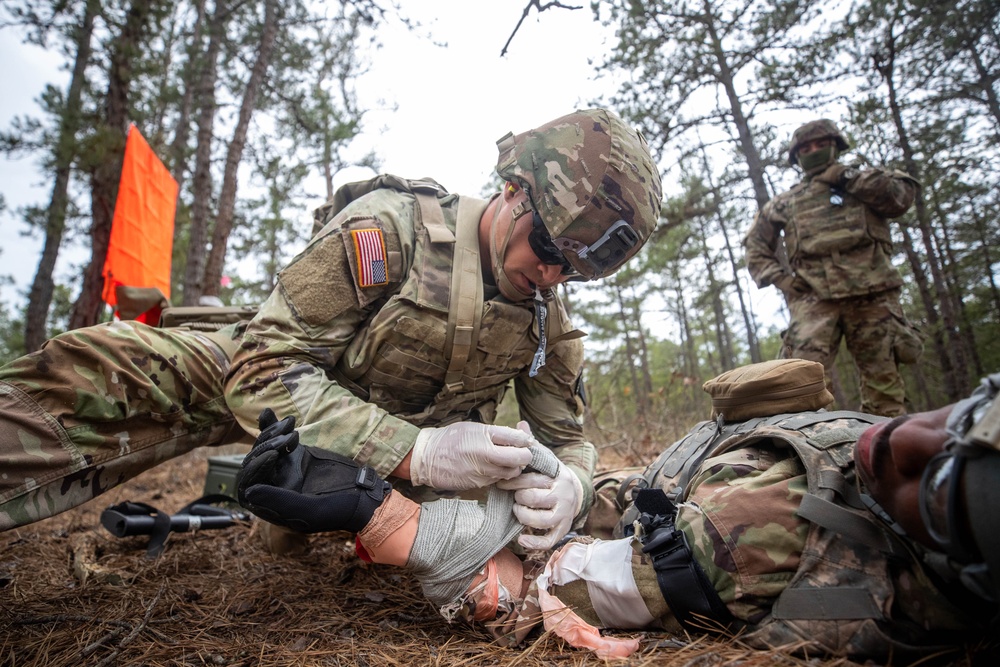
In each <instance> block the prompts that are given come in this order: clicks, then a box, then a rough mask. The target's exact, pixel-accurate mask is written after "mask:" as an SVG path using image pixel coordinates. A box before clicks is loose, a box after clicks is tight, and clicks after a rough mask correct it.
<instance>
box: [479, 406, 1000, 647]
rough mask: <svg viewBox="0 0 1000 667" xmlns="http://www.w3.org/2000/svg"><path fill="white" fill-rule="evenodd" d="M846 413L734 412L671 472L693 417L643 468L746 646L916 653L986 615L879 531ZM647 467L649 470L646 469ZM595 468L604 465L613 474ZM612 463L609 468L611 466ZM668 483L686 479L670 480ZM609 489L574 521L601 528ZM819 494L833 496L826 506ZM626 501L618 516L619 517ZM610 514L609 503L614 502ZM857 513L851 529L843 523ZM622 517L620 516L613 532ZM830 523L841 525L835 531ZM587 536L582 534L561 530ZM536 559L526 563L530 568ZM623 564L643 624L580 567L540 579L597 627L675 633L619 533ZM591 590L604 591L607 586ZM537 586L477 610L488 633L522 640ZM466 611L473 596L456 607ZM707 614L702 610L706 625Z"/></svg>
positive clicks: (637, 547)
mask: <svg viewBox="0 0 1000 667" xmlns="http://www.w3.org/2000/svg"><path fill="white" fill-rule="evenodd" d="M851 414H859V413H846V412H845V413H827V415H829V417H830V418H829V419H828V420H827V421H823V419H825V417H824V416H823V415H822V413H808V412H807V413H799V414H797V415H779V416H777V417H773V418H770V419H769V420H768V422H767V423H761V421H760V420H756V421H757V425H752V423H751V422H747V423H746V427H745V428H742V429H741V428H740V426H739V425H738V424H737V425H736V426H735V434H734V435H730V436H729V437H723V438H722V440H721V441H716V442H715V444H713V445H711V446H710V449H709V452H708V454H709V456H708V457H707V458H705V459H704V460H703V461H702V462H701V463H700V465H698V466H697V469H696V470H695V471H694V474H692V475H691V477H690V480H691V481H690V482H687V483H686V484H684V483H683V479H684V477H685V474H684V472H685V470H686V469H684V468H682V467H681V466H671V463H676V462H677V459H678V458H682V459H685V460H689V461H694V460H697V453H696V452H695V451H693V450H685V448H684V443H685V441H687V442H693V440H692V437H693V436H695V434H696V433H697V432H698V431H699V429H704V428H712V427H713V426H712V424H711V422H703V423H702V424H699V425H698V426H696V427H695V429H693V430H692V432H691V434H689V436H688V437H687V438H686V439H682V440H681V441H678V442H677V443H674V445H673V446H672V447H671V449H672V450H673V452H674V454H675V455H676V456H675V457H672V458H667V459H664V458H663V457H661V459H659V460H658V461H657V462H656V463H654V464H653V465H651V466H650V467H649V468H647V469H646V472H645V474H644V476H645V478H646V479H647V480H652V481H653V486H654V487H659V488H662V489H664V491H665V492H667V494H668V495H670V496H672V495H674V494H677V493H680V496H679V497H678V498H677V500H683V501H684V502H683V504H680V505H679V507H678V514H677V520H676V526H677V528H679V529H680V530H681V531H683V532H684V534H685V536H686V538H687V542H688V544H689V545H690V546H691V550H692V552H693V556H694V558H695V560H696V561H697V562H698V564H699V565H700V566H701V568H702V569H703V570H704V572H705V573H706V575H707V577H708V579H709V580H710V581H711V583H712V584H713V586H714V588H715V590H716V592H717V593H718V594H719V597H720V598H721V600H722V601H723V602H724V603H725V605H726V607H727V608H728V610H729V612H730V613H731V614H732V616H733V618H734V619H735V627H731V628H730V629H731V630H732V631H736V630H741V640H742V641H743V642H745V643H747V644H749V645H751V646H756V647H760V648H769V647H774V646H792V647H796V648H802V647H805V651H807V652H808V653H810V654H814V653H815V652H817V651H819V652H822V653H828V654H834V655H853V656H865V657H879V656H886V655H892V654H895V655H896V656H897V657H902V656H904V655H926V654H927V652H928V651H929V650H930V648H929V647H930V646H931V645H946V644H954V643H957V642H960V641H961V640H962V639H963V638H968V637H970V636H972V635H973V634H974V633H975V632H977V631H979V630H981V628H982V624H983V623H985V622H987V621H988V619H989V618H990V617H991V613H990V612H989V609H988V608H985V609H984V607H983V606H982V604H981V603H982V601H980V605H979V606H976V605H975V604H969V602H970V600H969V599H967V598H963V597H962V596H961V594H955V592H956V591H960V590H962V586H961V584H959V583H958V581H957V575H953V577H952V578H951V579H950V580H944V579H934V581H944V582H945V583H944V584H943V588H942V589H938V588H937V587H935V585H934V584H933V583H932V579H931V578H930V577H929V576H928V574H927V572H926V571H925V570H924V568H923V567H922V566H921V565H918V564H916V562H915V561H914V558H915V556H914V555H913V552H916V553H921V551H922V547H920V546H919V545H914V544H912V543H910V544H909V546H906V547H901V545H902V542H901V541H900V540H898V539H897V538H895V537H892V536H889V535H888V533H889V532H890V531H889V530H888V529H887V528H886V527H884V525H883V524H881V523H880V522H878V521H877V520H875V519H874V517H872V515H871V514H870V513H869V512H868V510H867V509H865V508H864V507H863V506H861V504H860V502H859V500H858V498H859V495H858V494H859V491H858V488H857V487H856V485H857V484H858V482H857V479H856V476H855V474H854V470H853V469H854V464H853V449H854V442H855V441H856V439H857V437H858V436H859V435H860V433H861V432H863V430H864V429H865V428H867V427H868V426H869V425H870V424H871V423H872V422H874V421H879V418H877V417H867V418H866V419H864V420H859V419H855V418H852V417H849V416H847V415H851ZM782 422H783V424H782ZM729 432H730V433H733V430H730V431H729ZM703 442H704V441H703ZM792 443H795V444H794V445H793V447H794V448H793V447H791V446H789V445H791V444H792ZM803 445H805V447H812V448H813V449H815V450H816V451H817V452H823V451H825V452H826V453H828V454H829V456H830V458H828V459H826V461H827V463H821V464H819V465H817V466H816V467H815V468H813V469H812V471H811V472H807V468H808V466H806V465H804V464H803V461H802V459H801V458H800V457H799V456H798V455H797V453H799V454H801V453H805V452H808V451H809V450H808V449H804V448H803ZM668 451H669V450H668ZM822 456H826V454H823V455H822ZM822 456H821V457H820V458H819V459H817V460H818V461H819V460H822ZM665 460H666V464H664V461H665ZM834 462H836V463H834ZM657 469H658V470H659V471H660V472H659V473H656V472H654V471H655V470H657ZM602 476H603V477H605V478H607V479H613V478H615V477H616V474H615V473H613V472H611V473H605V474H604V475H602ZM625 477H626V476H625V475H617V478H618V479H619V480H621V479H624V478H625ZM810 478H812V484H810ZM679 483H680V484H681V486H678V484H679ZM810 486H812V487H813V488H812V489H810ZM682 487H683V488H684V489H686V491H684V492H680V489H681V488H682ZM618 491H619V487H618V485H616V484H609V485H606V486H603V487H602V488H601V489H600V490H599V491H598V492H597V497H596V498H595V501H594V512H598V513H602V517H603V519H601V520H600V521H594V520H593V519H594V517H593V516H592V517H591V518H590V519H588V522H587V525H586V526H585V527H584V530H585V531H592V532H594V533H598V534H601V533H603V534H605V535H606V536H607V529H608V526H606V525H601V526H597V525H596V523H604V524H606V522H607V517H608V516H610V512H609V511H608V510H609V508H613V507H615V506H616V500H615V499H616V496H617V495H618ZM817 492H819V496H820V497H824V496H825V501H826V502H824V501H819V502H816V498H815V497H814V498H813V499H812V500H813V502H812V503H804V502H803V500H804V499H805V498H806V497H807V496H810V495H813V494H816V493H817ZM862 492H863V489H862ZM827 502H828V503H829V504H830V505H836V506H837V507H836V508H835V509H833V510H831V509H830V508H829V506H827V504H826V503H827ZM807 505H808V507H807ZM817 506H819V507H820V509H819V510H817V509H816V508H817ZM630 508H631V505H629V506H628V507H627V508H626V509H625V512H624V519H622V521H627V520H628V518H629V517H630ZM602 511H603V512H602ZM614 514H616V515H618V516H619V517H621V516H622V514H623V513H622V512H621V510H620V509H619V510H617V511H615V512H614ZM803 515H805V516H808V517H809V518H804V516H803ZM824 524H829V525H824ZM852 524H853V525H852ZM858 527H861V530H860V531H857V532H854V531H855V529H857V528H858ZM622 528H623V523H621V522H620V523H619V525H618V526H617V528H616V532H617V533H619V534H620V532H621V530H622ZM841 528H842V529H844V530H845V532H844V533H841V532H838V529H841ZM607 537H610V536H607ZM593 541H594V538H592V537H584V538H577V539H576V540H574V542H577V543H583V544H589V543H591V542H593ZM571 544H572V543H571ZM550 562H551V561H550ZM604 567H611V564H607V565H605V566H604ZM538 571H539V568H536V569H535V570H533V571H531V573H530V576H532V577H533V578H534V577H536V576H537V574H538ZM631 571H632V577H633V579H634V582H635V585H636V590H637V591H638V596H639V598H641V604H642V605H643V606H644V608H643V609H639V608H635V607H630V606H626V610H630V611H627V612H626V613H627V615H628V616H629V617H630V618H632V619H641V618H647V619H648V618H651V619H653V620H652V622H649V623H648V624H646V625H643V624H642V623H640V622H633V623H632V624H631V625H630V626H629V625H628V624H622V623H615V624H613V625H612V624H609V623H607V622H605V621H603V620H602V619H601V617H600V615H599V611H598V607H599V606H600V605H595V602H594V599H595V598H593V597H592V595H593V594H594V593H593V589H592V587H591V585H590V584H588V581H586V580H585V579H577V580H576V581H572V582H571V583H569V584H566V585H552V586H551V587H550V588H549V589H548V592H549V594H551V595H553V596H554V597H555V598H557V599H558V601H559V602H561V603H563V604H565V605H566V606H567V607H569V608H570V609H572V610H573V611H574V612H575V613H576V614H577V615H579V616H580V617H581V618H582V619H583V620H584V621H586V622H587V623H590V624H591V625H594V626H596V627H598V628H601V627H610V628H614V629H625V630H627V629H662V630H666V631H670V632H674V633H683V632H684V630H683V629H682V628H681V626H680V624H679V623H678V622H677V620H676V618H675V617H674V614H673V613H672V612H671V610H670V608H669V606H668V605H667V603H666V601H665V600H664V597H663V594H662V593H661V592H660V588H659V584H658V582H657V577H656V573H655V571H654V569H653V566H652V563H651V562H650V559H649V556H647V555H646V554H643V553H642V551H641V544H640V543H639V542H638V540H633V542H632V556H631ZM937 574H938V575H941V572H937ZM944 590H948V591H949V592H950V593H953V594H955V596H954V598H949V597H948V596H946V595H945V594H944V592H943V591H944ZM783 593H785V595H784V596H783V595H782V594H783ZM601 595H602V596H607V595H609V593H608V591H607V589H604V592H603V593H601ZM611 595H612V596H614V594H611ZM841 595H843V596H844V597H840V596H841ZM538 596H539V592H538V589H537V579H535V580H534V581H533V582H532V584H531V586H530V588H529V590H528V593H527V595H526V597H525V599H524V601H523V602H522V604H521V605H520V606H519V607H518V608H517V609H516V610H514V611H511V612H509V613H507V614H506V615H504V616H503V617H501V618H499V619H498V620H497V621H496V622H495V623H491V624H488V627H489V628H490V629H491V631H492V633H493V634H494V635H495V636H496V637H497V638H499V639H501V640H502V641H504V642H505V643H508V644H510V645H516V644H518V643H520V642H522V641H523V640H524V639H525V638H526V637H527V636H528V635H529V634H530V633H531V631H532V630H533V629H534V628H536V627H537V626H538V625H539V623H540V621H541V616H542V611H541V607H540V604H539V599H538ZM845 598H849V599H850V602H847V601H846V599H845ZM627 600H630V601H626V598H621V597H620V598H618V604H619V605H630V604H632V605H635V604H639V602H638V601H637V598H633V597H629V598H627ZM957 600H961V601H962V602H956V601H957ZM604 604H605V605H607V601H605V602H604ZM965 605H968V606H965ZM474 611H475V609H474V607H473V608H471V609H468V610H466V613H467V614H471V613H474ZM994 611H995V608H994ZM824 613H825V614H827V616H826V617H824V615H823V614H824ZM467 617H468V618H471V616H467ZM710 627H712V626H711V624H710V622H709V624H708V625H706V628H710Z"/></svg>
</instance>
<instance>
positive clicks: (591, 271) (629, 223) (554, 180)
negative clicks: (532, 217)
mask: <svg viewBox="0 0 1000 667" xmlns="http://www.w3.org/2000/svg"><path fill="white" fill-rule="evenodd" d="M497 147H498V148H499V149H500V157H499V159H498V161H497V169H496V171H497V174H499V176H500V177H501V178H503V179H504V180H507V181H510V182H512V183H517V184H518V185H519V186H520V187H521V188H523V189H524V190H525V192H526V193H527V195H528V198H529V200H530V202H531V206H532V207H533V208H534V210H535V212H537V214H538V216H539V217H540V218H541V220H542V223H543V224H544V225H545V228H546V230H547V231H548V232H549V235H550V236H551V237H552V240H553V242H554V243H555V246H556V248H558V249H559V251H560V252H562V254H563V255H564V256H565V257H566V259H567V260H568V261H569V263H570V264H571V265H572V267H573V268H574V269H576V271H577V272H578V273H580V275H582V276H584V277H585V278H588V279H590V280H594V279H596V278H603V277H605V276H608V275H611V274H612V273H614V272H615V271H617V270H618V269H619V268H620V267H621V265H622V264H624V263H625V262H626V261H627V260H628V259H629V258H631V257H632V256H633V255H635V254H636V253H637V252H639V249H640V248H641V247H642V245H643V244H644V243H645V242H646V240H647V239H649V235H650V234H651V233H652V232H653V228H654V227H655V226H656V223H657V221H658V220H659V217H660V200H661V197H662V190H661V186H660V175H659V172H658V171H657V169H656V165H655V164H654V162H653V157H652V155H650V153H649V147H648V146H647V145H646V140H645V139H644V138H643V136H642V135H641V134H640V133H639V131H638V130H635V129H633V128H631V127H629V126H628V125H626V124H625V122H624V121H623V120H622V119H621V118H620V117H618V116H617V115H616V114H615V113H614V112H612V111H609V110H607V109H586V110H582V111H576V112H573V113H571V114H569V115H566V116H563V117H562V118H557V119H556V120H554V121H551V122H549V123H546V124H545V125H542V126H541V127H537V128H535V129H533V130H528V131H527V132H523V133H521V134H518V135H515V134H514V133H513V132H509V133H508V134H507V135H506V136H504V137H503V138H502V139H500V140H499V141H497Z"/></svg>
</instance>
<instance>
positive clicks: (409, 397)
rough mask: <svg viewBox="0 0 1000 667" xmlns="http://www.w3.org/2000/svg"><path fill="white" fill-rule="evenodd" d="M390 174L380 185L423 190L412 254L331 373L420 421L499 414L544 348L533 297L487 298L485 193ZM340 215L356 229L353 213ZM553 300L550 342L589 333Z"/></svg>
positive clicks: (333, 208) (327, 214)
mask: <svg viewBox="0 0 1000 667" xmlns="http://www.w3.org/2000/svg"><path fill="white" fill-rule="evenodd" d="M380 178H385V177H380ZM389 178H391V179H393V180H391V181H388V182H387V183H386V184H385V185H382V186H381V187H391V188H393V189H398V190H403V191H409V192H411V193H413V194H414V196H415V198H416V205H417V207H418V212H419V215H418V216H417V219H418V223H417V224H416V225H415V229H414V232H415V245H414V256H413V262H412V265H411V266H410V268H409V273H408V274H407V275H406V276H405V277H404V278H403V280H402V284H401V286H400V289H399V291H398V292H396V293H394V294H393V295H392V296H390V297H389V298H388V299H387V300H386V301H385V303H384V304H382V305H380V307H379V308H378V312H377V313H376V314H375V316H374V317H373V318H372V319H371V320H370V321H369V322H367V323H366V324H365V326H364V327H362V328H360V329H359V330H358V332H357V334H356V336H355V337H354V339H353V340H352V341H351V344H350V345H349V346H348V348H347V349H346V350H345V351H344V354H343V355H342V357H341V359H340V360H339V361H338V363H337V364H336V366H334V367H333V368H332V369H328V371H327V372H328V373H329V374H330V375H331V377H332V378H333V379H335V380H336V381H337V382H338V383H339V384H340V385H341V386H343V387H345V388H346V389H348V390H349V391H350V392H351V393H353V394H354V395H355V396H358V397H359V398H361V399H362V400H365V401H368V402H371V403H374V404H375V405H378V406H379V407H381V408H382V409H384V410H386V411H387V412H390V413H391V414H393V415H395V416H397V417H399V418H400V419H404V420H406V421H408V422H410V423H411V424H414V425H415V426H432V425H433V426H443V425H447V424H450V423H453V422H458V421H467V420H473V421H480V422H485V423H492V422H493V420H494V419H495V417H496V410H497V406H498V405H499V403H500V401H501V400H502V398H503V396H504V394H505V392H506V390H507V386H508V383H509V382H510V380H511V379H513V378H514V377H516V376H517V375H519V374H520V373H522V372H523V371H524V370H525V369H527V368H528V366H529V365H530V364H531V360H532V357H533V355H534V353H535V351H536V349H537V347H538V340H539V331H538V322H537V320H536V318H535V316H534V312H533V310H532V306H531V302H525V303H509V302H507V301H505V300H504V299H502V298H496V299H490V300H488V301H485V302H484V298H483V289H482V278H481V273H480V259H479V241H478V228H479V227H478V225H479V218H480V215H481V213H482V210H483V208H484V207H485V205H486V202H482V201H480V200H475V199H468V198H461V197H458V196H456V195H449V194H447V192H445V191H444V190H443V188H440V186H436V184H433V182H430V183H428V182H424V181H406V182H405V184H404V185H403V186H401V185H399V184H398V183H396V181H397V180H399V179H396V177H389ZM435 186H436V188H435ZM352 194H354V193H352ZM343 205H346V202H343V201H340V200H338V199H334V200H333V201H332V202H331V203H330V204H328V205H327V206H325V207H323V208H321V209H319V210H318V211H317V214H316V226H315V228H314V229H321V228H322V227H323V226H325V224H326V223H327V221H330V220H331V219H332V217H333V216H334V215H335V213H336V212H337V210H339V207H341V206H343ZM341 224H342V226H344V227H345V228H347V229H349V228H350V226H351V224H352V220H350V219H348V220H346V221H344V222H343V223H341ZM362 224H366V225H368V224H370V222H367V221H365V222H363V223H362ZM442 266H450V267H453V268H452V270H451V271H450V279H447V280H442V272H441V271H433V270H428V268H429V267H442ZM445 278H447V276H445ZM553 303H554V305H555V308H554V312H553V313H552V314H551V315H550V317H549V318H548V321H549V329H548V332H547V336H548V346H549V347H550V348H551V346H553V345H555V344H556V343H558V342H560V341H563V340H568V339H572V338H578V337H580V336H582V335H583V334H582V332H580V331H578V330H574V329H572V327H571V325H570V322H569V317H568V315H567V313H566V311H565V308H564V306H563V304H562V301H561V300H560V299H559V298H558V297H555V298H554V301H553Z"/></svg>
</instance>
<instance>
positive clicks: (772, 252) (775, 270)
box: [744, 164, 919, 299]
mask: <svg viewBox="0 0 1000 667" xmlns="http://www.w3.org/2000/svg"><path fill="white" fill-rule="evenodd" d="M918 187H919V186H918V184H917V182H916V181H915V180H914V179H913V178H911V177H910V176H908V175H907V174H905V173H903V172H901V171H895V170H893V171H884V170H881V169H869V170H866V171H863V172H860V173H859V172H858V171H857V170H855V169H853V168H849V167H846V166H845V165H842V164H833V165H831V166H830V167H829V168H827V169H826V170H825V171H824V172H822V173H820V174H818V175H816V176H806V177H805V179H803V180H802V181H801V182H800V183H798V184H797V185H795V186H794V187H792V188H791V189H790V190H789V191H787V192H784V193H782V194H780V195H778V196H776V197H775V198H774V199H772V200H771V201H769V202H768V203H766V204H765V205H764V207H763V208H762V209H761V210H760V212H759V213H758V214H757V217H756V218H755V220H754V223H753V225H752V226H751V227H750V230H749V231H748V233H747V236H746V239H745V240H744V246H745V247H746V260H747V269H748V270H749V271H750V275H751V276H752V277H753V279H754V281H755V282H756V283H757V286H758V287H766V286H767V285H772V284H774V283H775V282H777V280H778V279H779V278H780V277H781V276H782V275H783V274H785V273H786V271H785V269H784V268H783V267H782V266H781V263H780V261H779V259H778V253H777V248H778V243H779V242H780V238H779V237H780V235H781V234H782V233H784V243H785V249H786V250H787V253H788V261H789V264H790V266H791V270H792V272H793V273H794V275H795V276H796V278H798V279H800V280H801V281H804V283H805V284H807V285H808V287H809V289H811V290H812V291H813V292H814V293H815V294H816V295H817V296H818V297H819V298H820V299H841V298H845V297H854V296H864V295H868V294H873V293H876V292H882V291H884V290H887V289H892V288H895V287H899V286H900V285H902V284H903V281H902V278H901V277H900V275H899V272H898V271H897V270H896V268H895V267H894V266H893V265H892V261H891V259H892V237H891V235H890V233H889V224H888V222H887V219H888V218H895V217H898V216H901V215H903V213H905V212H906V211H907V209H909V207H910V206H911V204H912V203H913V200H914V197H915V196H916V192H917V188H918ZM803 291H804V290H803Z"/></svg>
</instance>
